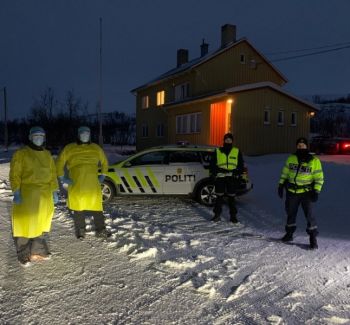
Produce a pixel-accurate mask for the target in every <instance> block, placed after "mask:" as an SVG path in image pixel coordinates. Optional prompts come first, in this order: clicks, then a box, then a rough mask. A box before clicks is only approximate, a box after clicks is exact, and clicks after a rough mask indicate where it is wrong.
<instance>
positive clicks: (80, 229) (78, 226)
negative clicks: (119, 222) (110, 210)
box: [71, 210, 106, 237]
mask: <svg viewBox="0 0 350 325" xmlns="http://www.w3.org/2000/svg"><path fill="white" fill-rule="evenodd" d="M71 215H72V217H73V221H74V227H75V234H76V236H77V237H81V236H84V235H85V226H86V223H85V218H86V217H89V216H92V217H93V219H94V224H95V232H96V233H98V232H101V231H103V230H104V229H105V228H106V226H105V220H104V215H103V212H102V211H87V210H84V211H75V210H71Z"/></svg>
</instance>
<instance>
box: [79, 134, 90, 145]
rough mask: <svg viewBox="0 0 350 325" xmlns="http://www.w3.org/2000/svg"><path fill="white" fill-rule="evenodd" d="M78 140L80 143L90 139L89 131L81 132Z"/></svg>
mask: <svg viewBox="0 0 350 325" xmlns="http://www.w3.org/2000/svg"><path fill="white" fill-rule="evenodd" d="M79 140H80V141H81V142H82V143H87V142H89V141H90V132H82V133H80V134H79Z"/></svg>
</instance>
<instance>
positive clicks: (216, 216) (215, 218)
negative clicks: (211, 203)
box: [211, 214, 220, 222]
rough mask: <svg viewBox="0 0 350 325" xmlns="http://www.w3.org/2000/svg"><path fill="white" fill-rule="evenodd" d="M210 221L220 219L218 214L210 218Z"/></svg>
mask: <svg viewBox="0 0 350 325" xmlns="http://www.w3.org/2000/svg"><path fill="white" fill-rule="evenodd" d="M211 221H214V222H218V221H220V215H219V214H215V215H214V217H213V219H211Z"/></svg>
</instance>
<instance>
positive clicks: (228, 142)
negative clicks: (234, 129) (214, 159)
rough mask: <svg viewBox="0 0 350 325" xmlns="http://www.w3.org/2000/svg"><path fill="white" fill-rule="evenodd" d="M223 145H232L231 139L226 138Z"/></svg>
mask: <svg viewBox="0 0 350 325" xmlns="http://www.w3.org/2000/svg"><path fill="white" fill-rule="evenodd" d="M224 143H226V144H232V139H231V138H226V139H225V141H224Z"/></svg>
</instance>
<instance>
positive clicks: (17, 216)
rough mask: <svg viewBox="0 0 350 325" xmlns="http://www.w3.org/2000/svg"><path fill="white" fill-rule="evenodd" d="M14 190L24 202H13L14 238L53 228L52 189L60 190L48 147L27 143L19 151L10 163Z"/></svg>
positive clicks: (37, 233)
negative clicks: (37, 148) (39, 147)
mask: <svg viewBox="0 0 350 325" xmlns="http://www.w3.org/2000/svg"><path fill="white" fill-rule="evenodd" d="M10 183H11V188H12V191H13V192H15V191H17V190H19V191H20V193H21V197H22V202H21V203H20V204H13V207H12V231H13V236H14V237H25V238H35V237H39V236H40V235H42V234H43V233H44V232H49V231H50V229H51V221H52V216H53V213H54V205H53V198H52V192H53V191H57V190H58V183H57V175H56V167H55V163H54V161H53V159H52V156H51V154H50V152H49V151H47V150H42V151H38V150H34V149H32V148H30V147H29V146H25V147H23V148H21V149H19V150H17V151H16V152H15V153H14V155H13V157H12V159H11V164H10Z"/></svg>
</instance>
